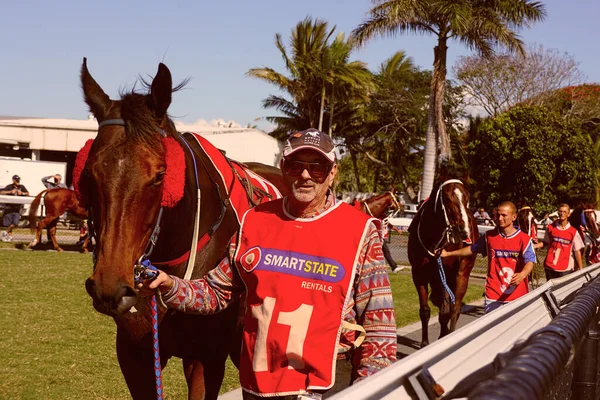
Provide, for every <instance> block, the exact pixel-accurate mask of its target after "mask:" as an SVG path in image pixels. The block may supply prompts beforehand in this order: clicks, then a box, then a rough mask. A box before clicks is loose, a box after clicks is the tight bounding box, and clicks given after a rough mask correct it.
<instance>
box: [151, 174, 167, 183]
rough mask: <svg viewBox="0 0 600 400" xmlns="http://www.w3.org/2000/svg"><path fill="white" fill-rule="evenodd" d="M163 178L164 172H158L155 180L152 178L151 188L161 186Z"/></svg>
mask: <svg viewBox="0 0 600 400" xmlns="http://www.w3.org/2000/svg"><path fill="white" fill-rule="evenodd" d="M164 176H165V171H160V172H158V173H157V174H156V178H154V182H152V185H153V186H159V185H160V184H162V181H163V177H164Z"/></svg>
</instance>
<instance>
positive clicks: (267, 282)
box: [235, 200, 370, 395]
mask: <svg viewBox="0 0 600 400" xmlns="http://www.w3.org/2000/svg"><path fill="white" fill-rule="evenodd" d="M339 221H344V229H342V230H340V229H339ZM369 221H370V219H369V217H368V216H367V215H365V214H364V213H362V212H359V211H357V210H356V209H355V208H352V207H351V206H350V205H348V204H346V203H343V202H339V203H337V204H336V205H334V206H333V207H331V208H330V209H329V210H327V211H326V212H324V213H323V214H321V215H319V216H317V217H315V218H311V219H293V217H291V216H290V215H288V214H287V213H286V212H285V211H284V208H283V200H273V201H271V202H268V203H265V204H261V205H259V206H257V207H256V208H254V209H251V210H249V211H248V212H247V213H246V214H245V216H244V219H243V221H242V226H241V227H240V235H239V243H238V247H237V250H236V254H235V264H236V266H237V269H238V271H239V274H240V276H241V278H242V280H243V281H244V284H245V286H246V302H247V308H246V316H245V319H244V335H243V346H242V354H241V360H240V382H241V385H242V388H244V389H245V390H247V391H250V392H253V393H255V394H261V395H289V394H296V393H301V392H303V391H305V390H307V389H308V390H324V389H329V388H331V387H332V386H333V383H334V379H335V360H336V356H337V346H338V341H339V337H340V332H341V323H342V318H343V316H342V315H343V310H344V308H345V305H346V304H347V302H348V297H349V296H350V293H351V290H350V289H351V287H352V284H353V281H354V276H355V271H354V266H355V264H356V262H357V257H358V253H359V250H360V249H361V247H362V245H363V243H362V240H363V237H364V234H365V232H366V230H367V227H368V223H369Z"/></svg>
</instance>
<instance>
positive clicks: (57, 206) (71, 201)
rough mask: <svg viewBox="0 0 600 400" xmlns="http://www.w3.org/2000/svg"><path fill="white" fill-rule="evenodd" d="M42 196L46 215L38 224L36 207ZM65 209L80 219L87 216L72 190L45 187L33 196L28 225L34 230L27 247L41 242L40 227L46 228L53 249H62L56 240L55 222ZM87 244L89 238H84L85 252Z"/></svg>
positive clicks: (83, 247)
mask: <svg viewBox="0 0 600 400" xmlns="http://www.w3.org/2000/svg"><path fill="white" fill-rule="evenodd" d="M42 198H43V199H44V207H45V214H46V215H45V216H44V218H43V219H42V220H41V221H40V223H39V224H38V223H37V209H38V207H39V206H40V203H41V202H42ZM67 211H68V212H70V213H72V214H74V215H76V216H77V217H79V218H81V219H86V218H87V217H88V213H87V211H86V209H85V208H83V207H82V206H81V205H80V204H79V199H77V196H76V195H75V192H74V191H72V190H69V189H60V188H59V189H46V190H44V191H42V192H40V193H39V194H38V195H37V196H35V199H33V202H32V203H31V207H30V208H29V226H30V228H31V231H32V232H34V231H35V238H34V239H33V241H32V242H31V243H29V247H31V248H33V247H34V246H36V245H37V244H41V243H42V229H44V228H46V229H47V230H48V237H49V240H51V241H52V246H53V247H54V250H56V251H59V252H60V251H63V249H61V248H60V246H59V245H58V243H57V242H56V224H57V223H58V218H59V217H60V216H61V215H63V214H64V213H65V212H67ZM36 226H37V229H36ZM88 245H89V238H86V239H85V242H84V243H83V246H82V249H83V251H84V252H86V253H87V251H88Z"/></svg>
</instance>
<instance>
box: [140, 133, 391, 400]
mask: <svg viewBox="0 0 600 400" xmlns="http://www.w3.org/2000/svg"><path fill="white" fill-rule="evenodd" d="M281 169H282V171H283V178H284V180H285V182H286V184H287V186H288V187H289V189H290V192H289V194H288V195H287V196H285V197H284V198H283V199H280V200H273V201H270V202H267V203H264V204H261V205H259V206H257V207H255V208H254V209H252V210H249V211H248V212H247V213H246V214H245V215H244V218H243V221H242V225H241V227H240V230H239V231H238V233H237V234H236V235H235V236H234V237H233V238H232V240H231V245H230V255H229V256H228V257H226V258H225V259H223V260H222V261H221V262H220V263H219V265H218V266H217V267H216V268H215V269H214V270H213V271H211V272H210V273H209V274H207V275H206V276H205V277H204V279H197V280H193V281H185V280H183V279H180V278H176V277H171V276H169V275H167V274H165V273H163V272H161V273H160V274H159V276H158V277H157V278H156V279H155V280H154V281H153V282H151V283H150V282H145V286H146V287H147V288H149V289H155V288H159V289H160V291H161V293H162V295H163V300H164V302H165V303H166V304H167V306H169V307H170V308H175V309H176V310H179V311H182V312H191V313H201V314H213V313H216V312H219V311H221V310H223V309H225V308H226V307H227V306H228V305H229V304H230V302H231V301H232V299H234V298H236V297H237V295H239V294H242V293H243V292H245V298H246V315H245V319H244V332H243V346H242V352H241V359H240V383H241V386H242V389H243V398H244V399H259V398H265V397H269V398H271V399H286V400H288V399H289V400H291V399H300V398H311V399H312V398H320V396H321V395H322V394H324V393H326V392H327V395H326V397H327V396H329V395H331V394H333V393H334V392H336V391H339V390H341V389H343V388H344V387H346V386H347V385H348V384H349V383H350V382H351V381H357V380H360V379H363V378H365V377H367V376H370V375H372V374H374V373H375V372H377V371H379V370H381V369H383V368H385V367H387V366H389V365H390V364H391V363H392V362H394V361H395V360H396V346H397V343H396V322H395V317H394V305H393V300H392V293H391V289H390V285H389V279H388V276H387V271H386V270H387V267H386V265H385V261H384V259H383V254H382V251H381V240H380V237H379V234H378V230H377V228H378V225H377V224H378V223H379V221H378V220H376V219H373V218H369V216H367V215H366V214H364V213H362V212H360V211H358V210H356V209H354V208H353V207H351V206H350V205H348V204H346V203H344V202H342V201H338V200H336V198H335V196H334V195H333V192H332V190H331V185H332V183H333V179H334V178H335V175H336V173H337V164H336V155H335V146H334V144H333V141H332V140H331V138H330V137H329V136H328V135H326V134H324V133H322V132H319V131H317V130H316V129H308V130H305V131H302V132H296V133H293V134H292V135H290V137H289V138H288V140H287V142H286V144H285V147H284V148H283V159H282V160H281ZM232 265H235V267H233V268H232V267H231V266H232ZM140 290H142V292H144V290H146V289H145V288H144V287H142V288H141V289H140ZM145 293H146V294H150V293H152V292H145ZM334 385H335V387H334ZM307 393H308V394H307ZM302 396H310V397H302Z"/></svg>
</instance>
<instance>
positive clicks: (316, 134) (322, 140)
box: [283, 128, 335, 163]
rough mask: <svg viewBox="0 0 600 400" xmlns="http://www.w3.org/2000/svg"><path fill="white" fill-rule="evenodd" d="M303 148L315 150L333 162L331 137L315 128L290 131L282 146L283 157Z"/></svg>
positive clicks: (333, 148)
mask: <svg viewBox="0 0 600 400" xmlns="http://www.w3.org/2000/svg"><path fill="white" fill-rule="evenodd" d="M303 149H311V150H317V151H318V152H320V153H321V154H323V155H324V156H325V157H326V158H327V159H328V160H329V161H331V162H332V163H333V162H335V145H334V144H333V140H331V137H330V136H329V135H327V134H325V133H323V132H320V131H318V130H317V129H312V128H311V129H307V130H304V131H300V132H296V133H292V134H291V135H290V136H289V137H288V139H287V141H286V142H285V146H284V147H283V157H284V158H285V157H288V156H290V155H291V154H294V153H295V152H297V151H300V150H303Z"/></svg>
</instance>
